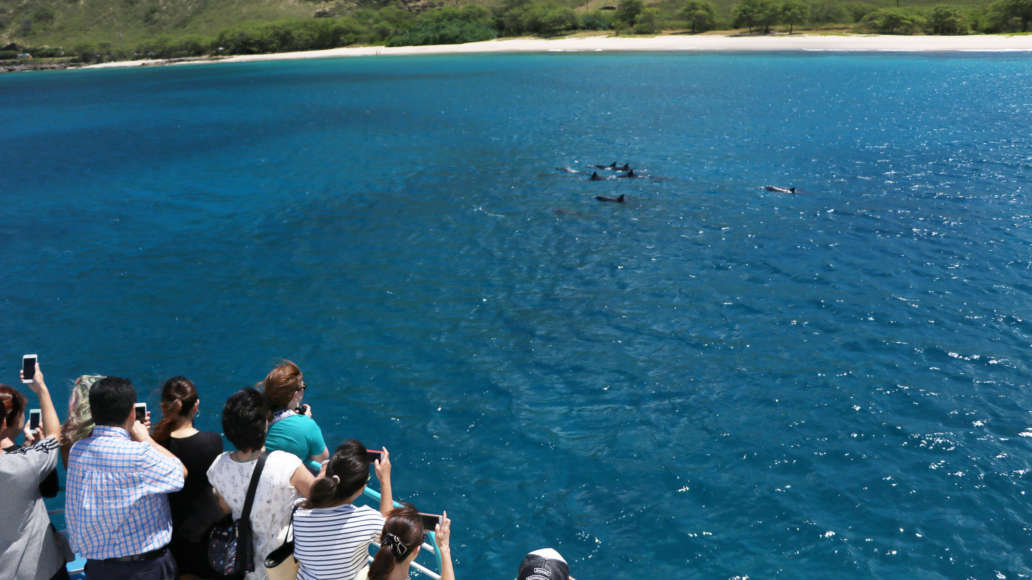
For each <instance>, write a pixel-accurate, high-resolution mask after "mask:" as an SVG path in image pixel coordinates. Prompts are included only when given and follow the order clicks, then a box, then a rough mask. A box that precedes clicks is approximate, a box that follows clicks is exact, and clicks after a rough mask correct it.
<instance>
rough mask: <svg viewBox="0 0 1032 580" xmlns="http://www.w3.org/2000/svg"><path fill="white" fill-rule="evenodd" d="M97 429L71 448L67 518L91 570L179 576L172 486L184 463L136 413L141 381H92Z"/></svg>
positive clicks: (94, 573)
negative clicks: (170, 503)
mask: <svg viewBox="0 0 1032 580" xmlns="http://www.w3.org/2000/svg"><path fill="white" fill-rule="evenodd" d="M89 400H90V412H91V414H92V416H93V422H94V423H95V426H94V427H93V434H92V435H90V436H89V437H86V438H85V439H82V440H80V441H77V442H76V443H75V445H73V446H72V450H71V452H70V453H69V454H68V481H67V485H66V489H65V518H66V521H67V523H68V536H69V539H70V540H71V543H72V549H73V550H75V552H76V553H77V554H79V555H80V556H82V557H84V558H86V575H87V576H88V577H89V578H127V579H128V578H155V579H164V578H175V575H176V563H175V560H173V559H172V553H171V552H170V551H169V549H168V544H169V542H170V541H171V540H172V517H171V514H170V513H169V509H168V497H167V494H169V493H173V492H176V491H179V490H181V489H183V483H184V482H185V480H186V468H185V467H184V466H183V463H182V462H181V461H179V459H178V458H177V457H176V456H175V455H172V452H171V451H169V450H168V449H165V448H164V447H162V446H161V445H159V444H158V443H157V442H156V441H154V439H152V438H151V436H150V433H149V432H148V431H147V427H145V426H144V425H143V423H141V422H140V421H138V420H137V418H136V409H135V407H134V405H135V403H136V389H135V388H134V387H133V384H132V383H131V382H129V380H128V379H121V378H118V377H105V378H103V379H101V380H99V381H97V382H96V383H95V384H94V385H93V387H92V388H91V389H90V393H89Z"/></svg>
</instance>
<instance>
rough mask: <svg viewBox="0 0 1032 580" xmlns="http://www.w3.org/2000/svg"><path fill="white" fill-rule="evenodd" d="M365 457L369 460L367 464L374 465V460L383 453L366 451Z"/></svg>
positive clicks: (372, 450) (373, 450) (371, 450)
mask: <svg viewBox="0 0 1032 580" xmlns="http://www.w3.org/2000/svg"><path fill="white" fill-rule="evenodd" d="M365 453H366V457H368V458H369V463H374V464H375V463H376V460H377V459H379V458H381V457H383V451H376V450H375V449H366V450H365Z"/></svg>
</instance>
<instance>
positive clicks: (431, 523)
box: [419, 512, 441, 532]
mask: <svg viewBox="0 0 1032 580" xmlns="http://www.w3.org/2000/svg"><path fill="white" fill-rule="evenodd" d="M419 517H420V518H421V519H422V520H423V531H426V532H432V531H434V530H436V529H437V524H439V523H440V522H441V515H440V514H424V513H422V512H420V514H419Z"/></svg>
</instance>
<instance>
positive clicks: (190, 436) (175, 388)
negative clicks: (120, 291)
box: [154, 377, 222, 580]
mask: <svg viewBox="0 0 1032 580" xmlns="http://www.w3.org/2000/svg"><path fill="white" fill-rule="evenodd" d="M200 405H201V398H200V396H199V395H198V394H197V388H196V387H194V384H193V382H192V381H190V379H188V378H186V377H172V378H171V379H169V380H167V381H165V384H164V385H163V386H162V387H161V421H159V422H158V424H157V426H156V427H154V440H155V441H157V442H158V443H160V444H161V445H163V446H164V447H165V448H166V449H168V450H169V451H171V452H172V454H173V455H175V456H176V457H178V458H179V460H180V461H182V462H183V465H185V466H186V474H187V475H186V484H185V485H184V486H183V489H182V490H180V491H177V492H175V493H173V494H170V495H169V496H168V505H169V509H170V510H171V511H172V543H171V544H170V546H171V549H172V556H173V557H174V558H175V559H176V565H177V566H178V567H179V575H180V579H181V580H189V579H191V578H198V577H199V578H211V577H213V576H215V575H216V574H215V571H214V570H212V569H211V567H210V566H209V565H208V558H207V548H208V542H207V538H208V531H209V530H210V529H211V527H212V526H213V525H215V523H216V522H217V521H218V520H219V519H220V518H221V516H222V510H221V508H220V507H219V501H218V499H216V497H215V492H214V491H212V487H211V483H210V482H209V481H208V473H207V472H208V468H209V467H211V464H212V463H213V462H214V461H215V458H217V457H218V456H219V455H220V454H221V453H222V436H221V435H219V434H218V433H214V432H212V431H199V430H198V429H197V428H196V427H194V417H195V416H197V410H198V408H200Z"/></svg>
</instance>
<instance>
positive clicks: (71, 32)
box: [0, 0, 332, 47]
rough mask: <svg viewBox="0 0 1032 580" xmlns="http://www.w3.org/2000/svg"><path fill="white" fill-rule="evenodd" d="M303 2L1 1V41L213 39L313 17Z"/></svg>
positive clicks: (312, 8) (317, 6) (116, 43)
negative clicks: (240, 27) (257, 25)
mask: <svg viewBox="0 0 1032 580" xmlns="http://www.w3.org/2000/svg"><path fill="white" fill-rule="evenodd" d="M328 4H329V5H331V4H332V3H324V2H311V1H305V0H0V41H4V44H6V43H8V42H17V43H19V44H23V45H30V46H40V45H49V46H65V47H71V46H74V45H76V44H81V43H88V44H95V45H99V44H101V43H110V45H111V46H113V47H129V46H135V45H137V44H139V43H141V42H144V41H146V40H149V39H153V38H155V37H158V36H161V35H174V36H181V35H198V36H204V37H210V36H214V35H216V34H218V33H219V32H220V31H222V30H224V29H226V28H229V27H231V26H233V25H236V24H239V23H241V22H248V21H263V22H265V21H272V20H280V19H285V18H291V19H294V18H312V17H313V16H314V15H315V13H316V12H318V11H319V10H324V9H326V8H328V7H330V6H327V5H328Z"/></svg>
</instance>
